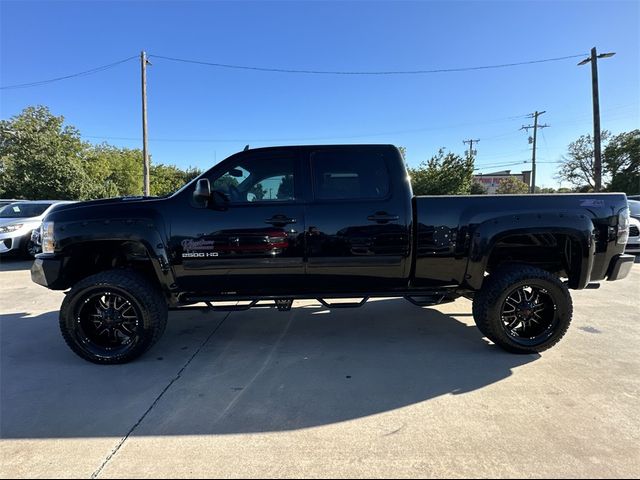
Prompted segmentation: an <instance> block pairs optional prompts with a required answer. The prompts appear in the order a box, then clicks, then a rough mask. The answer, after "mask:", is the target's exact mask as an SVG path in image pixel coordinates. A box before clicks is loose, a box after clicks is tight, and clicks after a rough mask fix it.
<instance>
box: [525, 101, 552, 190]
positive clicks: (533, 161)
mask: <svg viewBox="0 0 640 480" xmlns="http://www.w3.org/2000/svg"><path fill="white" fill-rule="evenodd" d="M543 113H545V111H542V112H538V111H537V110H536V111H535V112H533V113H532V114H531V115H530V117H529V118H533V125H523V126H522V128H521V129H520V130H526V131H527V132H528V131H529V129H530V128H533V150H532V153H531V193H536V143H537V139H538V129H539V128H547V127H548V126H549V125H546V124H545V125H538V117H539V116H540V115H542V114H543Z"/></svg>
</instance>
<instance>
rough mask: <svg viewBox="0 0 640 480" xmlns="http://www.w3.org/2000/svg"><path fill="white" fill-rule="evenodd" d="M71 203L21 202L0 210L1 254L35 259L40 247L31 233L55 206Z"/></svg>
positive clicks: (48, 201) (57, 201) (54, 201)
mask: <svg viewBox="0 0 640 480" xmlns="http://www.w3.org/2000/svg"><path fill="white" fill-rule="evenodd" d="M64 203H70V202H65V201H59V200H34V201H29V200H19V201H17V202H12V203H10V204H8V205H5V206H4V207H2V208H0V254H6V253H9V252H15V253H20V254H22V255H25V256H28V257H30V258H33V257H35V255H36V254H37V253H39V251H40V247H39V246H38V245H37V244H35V243H34V242H33V241H32V240H31V233H32V231H33V229H34V228H37V227H39V226H40V224H41V223H42V219H43V218H44V216H45V215H46V214H47V213H48V212H50V211H51V209H52V208H53V206H54V205H57V204H64Z"/></svg>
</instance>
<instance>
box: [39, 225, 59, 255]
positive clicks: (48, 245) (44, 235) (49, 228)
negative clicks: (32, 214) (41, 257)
mask: <svg viewBox="0 0 640 480" xmlns="http://www.w3.org/2000/svg"><path fill="white" fill-rule="evenodd" d="M40 239H41V241H42V253H53V251H54V249H55V246H56V244H55V239H54V238H53V222H42V227H40Z"/></svg>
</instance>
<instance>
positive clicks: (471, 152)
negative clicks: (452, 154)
mask: <svg viewBox="0 0 640 480" xmlns="http://www.w3.org/2000/svg"><path fill="white" fill-rule="evenodd" d="M479 142H480V139H476V140H473V139H472V138H470V139H469V140H463V141H462V143H463V144H465V145H466V144H467V143H468V144H469V157H471V158H473V156H474V155H476V154H477V153H478V152H477V150H474V149H473V144H474V143H479Z"/></svg>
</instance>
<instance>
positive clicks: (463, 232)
mask: <svg viewBox="0 0 640 480" xmlns="http://www.w3.org/2000/svg"><path fill="white" fill-rule="evenodd" d="M628 234H629V209H628V208H627V199H626V197H625V195H624V194H619V193H598V194H569V195H559V194H555V195H476V196H419V197H414V196H413V194H412V191H411V184H410V181H409V177H408V175H407V171H406V169H405V164H404V161H403V159H402V155H401V154H400V152H399V151H398V149H397V148H395V147H394V146H392V145H343V146H302V147H273V148H262V149H256V150H246V151H243V152H240V153H237V154H235V155H232V156H231V157H229V158H227V159H226V160H224V161H223V162H221V163H220V164H218V165H216V166H214V167H213V168H211V169H210V170H208V171H207V172H205V173H203V174H202V175H200V177H198V178H197V179H195V180H194V181H192V182H190V183H189V184H187V185H186V186H185V187H183V188H182V189H180V190H179V191H177V192H176V193H174V194H173V195H171V196H169V197H166V198H153V197H146V198H141V197H138V198H121V199H105V200H97V201H90V202H81V203H76V204H73V205H65V206H61V207H59V208H57V209H56V210H55V211H53V212H51V213H50V214H48V215H47V216H46V218H45V219H44V222H43V226H42V235H43V236H42V250H43V253H42V254H40V255H38V256H37V258H36V260H35V262H34V264H33V267H32V269H31V278H32V279H33V281H34V282H36V283H38V284H40V285H44V286H45V287H48V288H51V289H54V290H66V289H69V288H70V289H71V290H70V291H68V292H67V294H66V295H65V298H64V301H63V302H62V306H61V309H60V320H59V321H60V328H61V331H62V336H63V338H64V339H65V341H66V342H67V344H68V345H69V347H70V348H71V349H72V350H73V351H74V352H75V353H76V354H77V355H79V356H80V357H82V358H84V359H86V360H89V361H91V362H95V363H102V364H115V363H124V362H128V361H130V360H133V359H134V358H137V357H139V356H140V355H141V354H142V353H144V352H145V351H146V350H147V349H149V348H150V347H151V346H152V345H153V344H154V343H155V342H156V341H157V340H158V339H159V338H160V336H161V335H162V334H163V332H164V330H165V326H166V323H167V313H168V310H169V309H188V308H198V309H202V308H203V307H199V306H197V305H196V304H197V303H204V304H205V305H207V307H206V308H207V309H210V310H216V309H221V308H227V309H228V308H230V307H223V306H222V305H215V302H218V301H227V302H228V301H229V300H233V301H236V300H237V301H241V300H244V301H248V302H249V303H248V304H246V305H243V306H235V307H231V308H232V309H240V308H250V307H251V306H254V305H256V303H257V302H258V301H270V302H273V306H275V307H277V308H278V310H282V311H287V310H289V309H290V308H291V304H292V302H293V300H294V299H304V298H314V299H317V300H318V301H320V302H321V303H322V304H323V305H325V306H326V307H327V308H347V307H358V306H361V305H362V304H364V303H365V302H366V300H367V299H368V298H370V297H389V296H391V297H404V298H406V299H407V300H409V301H411V302H412V303H414V304H416V305H419V306H428V305H437V304H439V303H446V302H451V301H453V300H455V299H456V298H458V297H460V296H464V297H466V298H469V299H472V300H473V317H474V320H475V322H476V325H477V326H478V328H479V330H480V331H481V332H482V333H483V334H484V335H485V336H486V337H487V338H489V339H490V340H491V341H493V342H494V343H495V344H497V345H499V346H501V347H502V348H504V349H505V350H508V351H510V352H514V353H535V352H542V351H544V350H546V349H548V348H551V347H552V346H553V345H555V344H556V343H557V342H558V341H559V340H560V339H561V338H562V337H563V335H564V334H565V332H566V331H567V329H568V327H569V323H570V322H571V316H572V302H571V296H570V294H569V289H583V288H587V287H589V286H594V287H595V286H596V285H595V284H596V283H597V282H599V281H602V280H605V279H607V280H618V279H621V278H624V277H625V276H627V275H628V273H629V271H630V269H631V267H632V264H633V261H634V260H635V258H634V257H633V256H632V255H625V254H624V248H625V244H626V242H627V238H628ZM354 297H359V298H362V301H359V302H346V301H342V302H339V303H335V302H332V301H331V300H330V299H335V298H354ZM263 304H264V303H263ZM389 321H390V322H392V321H393V318H389Z"/></svg>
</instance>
